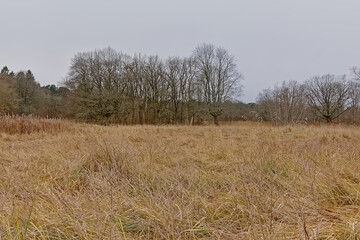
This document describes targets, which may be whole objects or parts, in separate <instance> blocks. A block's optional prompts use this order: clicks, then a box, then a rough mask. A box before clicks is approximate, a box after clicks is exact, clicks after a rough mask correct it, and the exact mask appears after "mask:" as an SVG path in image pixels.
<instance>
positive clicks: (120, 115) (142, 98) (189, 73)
mask: <svg viewBox="0 0 360 240" xmlns="http://www.w3.org/2000/svg"><path fill="white" fill-rule="evenodd" d="M28 75H29V76H28ZM30 75H31V76H30ZM1 78H2V79H3V80H2V82H3V84H7V85H8V86H6V87H9V88H12V89H13V92H14V94H13V95H14V98H13V99H12V100H11V102H12V107H11V108H9V107H7V108H6V109H5V108H4V109H3V112H16V113H21V114H36V115H42V116H43V115H44V114H46V115H47V116H50V117H54V116H64V117H69V118H76V119H81V120H85V121H89V122H99V123H103V124H108V123H125V124H201V123H203V122H204V121H205V120H208V118H209V117H210V118H212V121H213V122H214V123H215V124H217V125H218V124H219V120H221V118H220V117H221V115H222V114H223V113H224V106H225V105H226V104H229V103H230V102H231V100H235V99H236V97H237V96H238V95H239V94H240V93H241V90H242V85H241V79H242V75H241V74H240V72H239V71H238V69H237V65H236V63H235V59H234V57H233V56H232V55H231V54H230V53H229V52H228V51H227V50H226V49H224V48H221V47H215V46H214V45H212V44H202V45H199V46H198V47H196V48H195V50H194V51H193V54H192V55H191V56H189V57H185V58H180V57H169V58H167V59H160V58H159V57H158V56H145V55H141V54H137V55H134V56H130V55H128V54H124V53H121V52H117V51H115V50H113V49H112V48H110V47H109V48H106V49H101V50H95V51H91V52H83V53H78V54H76V55H75V56H74V58H73V59H72V62H71V66H70V69H69V72H68V75H67V76H66V79H65V80H64V81H63V83H62V87H59V88H58V87H56V86H55V85H50V86H45V87H40V85H39V84H37V83H36V82H35V79H34V77H33V75H32V73H31V71H28V72H25V73H24V72H19V73H17V74H14V73H9V72H8V70H7V69H4V73H2V75H1ZM25 85H26V86H25ZM27 85H28V86H27ZM9 92H10V91H9ZM41 104H42V105H43V106H40V105H41ZM44 104H45V105H46V106H44ZM4 110H6V111H4ZM57 110H58V111H57Z"/></svg>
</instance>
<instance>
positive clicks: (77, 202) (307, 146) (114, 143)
mask: <svg viewBox="0 0 360 240" xmlns="http://www.w3.org/2000/svg"><path fill="white" fill-rule="evenodd" d="M0 239H2V240H3V239H18V240H20V239H124V240H132V239H360V127H356V126H346V125H328V124H326V125H325V124H324V125H288V126H271V125H269V124H264V123H250V122H238V123H232V124H222V125H221V126H220V127H216V126H99V125H91V124H81V123H73V122H68V121H63V120H48V119H33V118H21V117H2V118H1V124H0Z"/></svg>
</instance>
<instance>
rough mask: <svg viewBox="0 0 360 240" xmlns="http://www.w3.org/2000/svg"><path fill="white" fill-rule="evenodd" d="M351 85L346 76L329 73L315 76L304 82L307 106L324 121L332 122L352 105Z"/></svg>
mask: <svg viewBox="0 0 360 240" xmlns="http://www.w3.org/2000/svg"><path fill="white" fill-rule="evenodd" d="M350 93H351V85H350V84H349V82H348V81H347V80H346V76H345V75H343V76H334V75H330V74H326V75H322V76H315V77H312V78H311V79H309V80H308V81H307V82H306V95H307V101H308V104H309V106H310V107H311V108H312V109H313V110H314V112H315V113H316V114H317V115H318V116H319V117H320V118H322V119H324V120H326V122H332V121H334V120H335V119H336V118H338V117H340V116H341V115H342V114H343V113H345V112H346V111H348V110H349V109H351V108H352V107H354V103H353V101H352V99H351V94H350Z"/></svg>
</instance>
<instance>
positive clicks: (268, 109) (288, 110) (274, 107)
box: [257, 81, 306, 123]
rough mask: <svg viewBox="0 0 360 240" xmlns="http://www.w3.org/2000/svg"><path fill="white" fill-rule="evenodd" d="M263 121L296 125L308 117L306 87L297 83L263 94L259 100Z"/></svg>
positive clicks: (287, 84)
mask: <svg viewBox="0 0 360 240" xmlns="http://www.w3.org/2000/svg"><path fill="white" fill-rule="evenodd" d="M257 102H258V104H259V105H260V106H261V108H260V109H261V112H260V113H261V115H262V118H263V119H268V120H271V121H278V122H281V123H296V122H300V121H302V120H303V119H304V118H305V116H306V98H305V86H304V85H302V84H299V83H298V82H296V81H288V82H283V83H282V85H281V86H280V87H275V88H274V89H267V90H264V91H263V92H261V93H260V94H259V96H258V99H257Z"/></svg>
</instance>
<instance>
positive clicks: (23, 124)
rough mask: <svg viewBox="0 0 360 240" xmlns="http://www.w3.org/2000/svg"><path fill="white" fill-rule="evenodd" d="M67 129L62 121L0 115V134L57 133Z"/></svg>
mask: <svg viewBox="0 0 360 240" xmlns="http://www.w3.org/2000/svg"><path fill="white" fill-rule="evenodd" d="M68 127H69V124H66V122H65V121H63V120H58V119H45V118H39V117H32V116H18V115H0V133H7V134H30V133H33V132H51V133H54V132H58V131H62V130H65V129H67V128H68Z"/></svg>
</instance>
